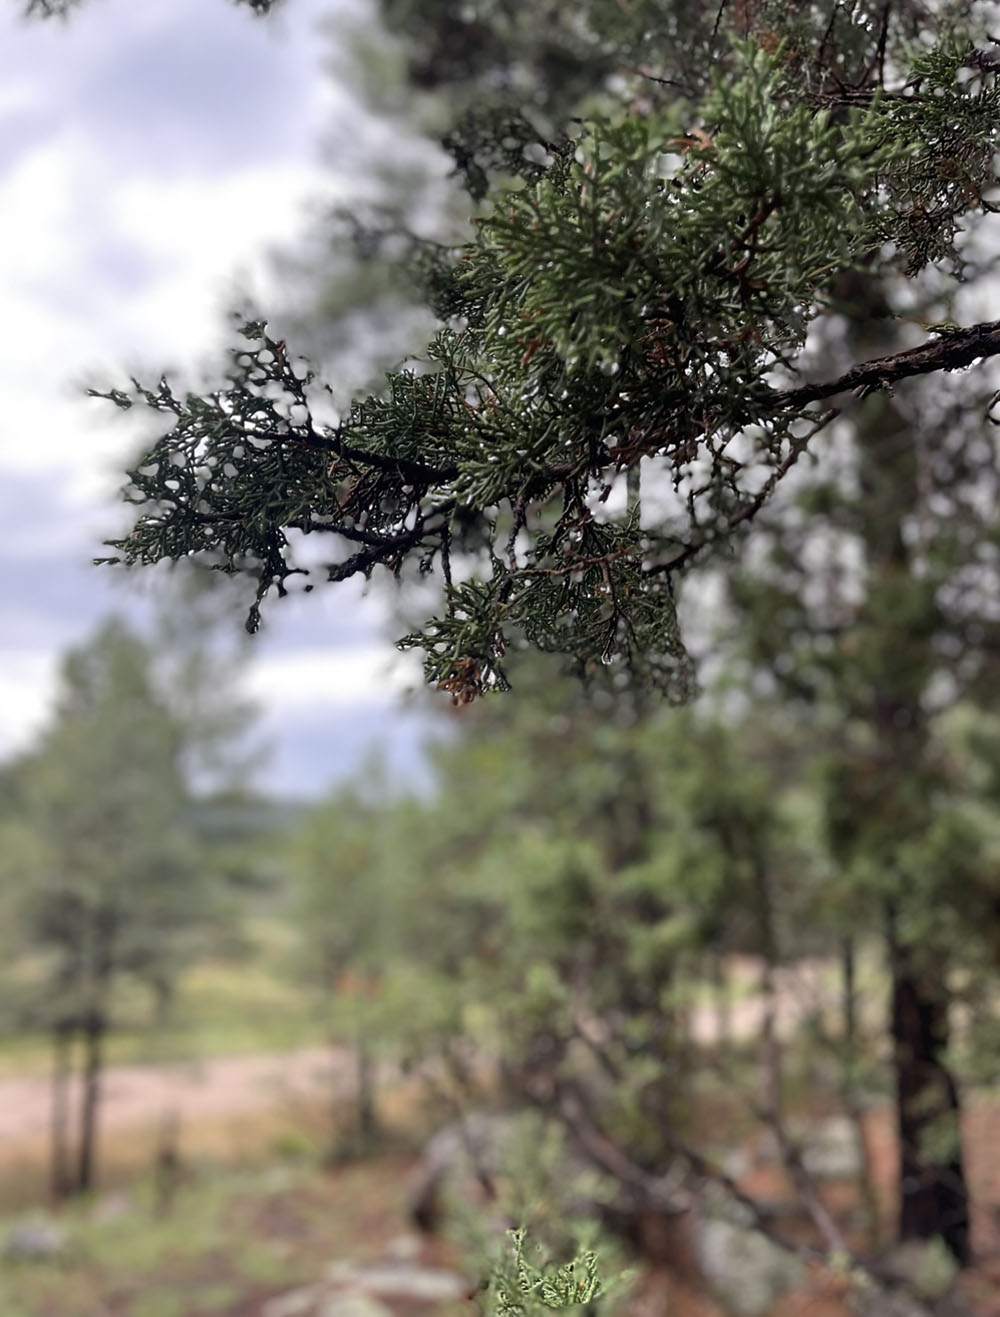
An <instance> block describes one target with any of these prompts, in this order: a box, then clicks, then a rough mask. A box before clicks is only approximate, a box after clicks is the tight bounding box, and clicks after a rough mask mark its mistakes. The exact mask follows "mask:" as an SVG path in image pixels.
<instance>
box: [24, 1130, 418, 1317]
mask: <svg viewBox="0 0 1000 1317" xmlns="http://www.w3.org/2000/svg"><path fill="white" fill-rule="evenodd" d="M408 1168H409V1163H408V1162H407V1161H406V1160H404V1159H401V1158H400V1157H393V1156H385V1157H381V1158H378V1159H375V1160H373V1161H368V1162H365V1163H363V1164H362V1163H359V1164H357V1165H353V1166H348V1167H344V1168H340V1169H338V1170H337V1171H336V1172H327V1171H323V1170H321V1169H320V1168H319V1166H318V1164H317V1161H316V1159H315V1157H313V1158H309V1159H302V1158H299V1159H295V1160H288V1159H286V1160H283V1161H279V1162H274V1161H272V1162H271V1163H270V1164H264V1165H258V1166H256V1167H251V1168H246V1169H242V1170H229V1171H221V1170H219V1169H218V1168H217V1167H212V1166H207V1165H206V1166H202V1167H201V1168H200V1169H198V1170H196V1171H193V1172H191V1173H190V1174H189V1176H188V1178H187V1180H186V1181H185V1183H184V1184H182V1185H181V1186H180V1188H179V1190H178V1191H177V1196H176V1198H175V1200H174V1202H173V1204H172V1206H171V1210H170V1211H169V1212H167V1213H164V1212H163V1211H161V1210H159V1209H158V1207H157V1202H156V1195H155V1192H154V1187H153V1185H152V1183H151V1182H150V1181H148V1180H147V1181H146V1182H143V1183H139V1184H137V1185H134V1186H133V1187H132V1188H131V1189H130V1190H129V1191H128V1195H127V1197H126V1196H124V1195H122V1194H116V1195H112V1196H111V1197H109V1198H104V1199H101V1200H97V1201H95V1202H94V1203H92V1204H85V1205H82V1206H77V1207H74V1208H71V1209H67V1210H64V1211H63V1212H62V1214H61V1215H60V1217H59V1222H60V1224H61V1225H62V1226H63V1227H64V1228H65V1229H66V1231H67V1234H68V1236H69V1239H70V1249H69V1253H68V1256H67V1257H66V1258H65V1259H63V1260H61V1261H58V1262H45V1263H39V1262H31V1263H29V1262H18V1263H13V1262H10V1261H7V1262H0V1313H2V1314H3V1317H222V1315H223V1314H237V1313H244V1312H251V1311H253V1312H257V1311H259V1308H260V1307H261V1306H262V1305H263V1303H264V1302H265V1301H266V1299H267V1298H269V1297H271V1296H273V1295H275V1294H278V1293H281V1292H282V1291H284V1290H287V1289H291V1288H294V1287H295V1286H297V1285H304V1284H308V1283H311V1282H313V1281H315V1279H316V1278H317V1277H318V1276H319V1275H320V1274H321V1273H322V1271H323V1268H324V1266H325V1265H326V1264H328V1263H329V1262H331V1261H334V1260H336V1259H337V1258H341V1257H350V1258H352V1259H359V1260H362V1261H364V1260H368V1259H371V1258H374V1257H376V1256H378V1254H379V1252H380V1251H381V1250H382V1249H384V1247H385V1245H386V1244H387V1243H388V1242H389V1240H390V1239H392V1238H393V1236H395V1235H397V1234H399V1233H400V1232H401V1231H403V1230H405V1229H406V1228H407V1224H406V1215H405V1194H406V1172H407V1170H408ZM15 1219H16V1218H15ZM12 1220H13V1219H12V1218H7V1219H0V1233H5V1232H6V1230H7V1228H8V1227H9V1226H10V1224H12Z"/></svg>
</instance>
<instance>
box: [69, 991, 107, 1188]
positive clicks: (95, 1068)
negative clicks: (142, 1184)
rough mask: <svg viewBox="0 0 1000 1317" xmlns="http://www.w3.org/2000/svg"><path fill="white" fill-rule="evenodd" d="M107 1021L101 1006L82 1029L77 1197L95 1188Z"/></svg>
mask: <svg viewBox="0 0 1000 1317" xmlns="http://www.w3.org/2000/svg"><path fill="white" fill-rule="evenodd" d="M106 1032H107V1020H106V1017H105V1014H104V1009H103V1007H102V1006H95V1007H94V1008H93V1009H92V1010H90V1011H88V1012H87V1016H86V1018H85V1020H84V1025H83V1049H84V1062H83V1099H82V1106H81V1111H80V1149H79V1159H78V1161H77V1175H76V1185H75V1186H74V1188H75V1191H76V1192H77V1193H81V1194H85V1193H88V1192H89V1191H90V1190H91V1189H92V1188H93V1187H94V1167H95V1165H96V1156H97V1111H98V1106H99V1104H100V1099H101V1071H102V1070H103V1068H104V1035H105V1033H106Z"/></svg>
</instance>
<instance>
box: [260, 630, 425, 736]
mask: <svg viewBox="0 0 1000 1317" xmlns="http://www.w3.org/2000/svg"><path fill="white" fill-rule="evenodd" d="M420 681H421V673H420V665H419V663H418V662H417V661H416V660H415V659H414V657H413V656H412V655H410V654H398V653H395V652H393V651H391V650H387V649H386V647H385V646H384V645H358V646H355V647H351V648H348V649H339V650H305V651H299V652H296V653H291V654H272V655H270V656H268V657H266V658H262V659H259V660H258V661H257V662H256V663H254V665H253V667H252V668H251V669H250V671H249V673H248V675H247V683H246V688H247V693H248V694H249V695H250V696H251V698H253V699H255V700H258V701H259V702H260V703H261V704H262V705H264V706H265V707H266V708H267V709H268V710H269V712H270V713H271V715H272V717H277V718H279V719H280V718H281V717H282V716H283V715H285V714H291V715H292V716H295V715H299V714H302V713H306V712H309V711H310V710H311V711H312V712H313V713H314V714H315V715H316V716H317V717H318V718H323V717H326V716H329V714H330V713H331V712H332V711H335V710H337V709H357V708H361V707H365V706H374V705H382V706H384V705H386V704H392V703H393V702H394V701H395V700H396V699H397V698H398V697H399V696H400V695H401V694H403V693H405V692H406V691H408V690H412V689H413V688H414V686H416V685H419V683H420Z"/></svg>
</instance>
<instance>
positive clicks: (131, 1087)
mask: <svg viewBox="0 0 1000 1317" xmlns="http://www.w3.org/2000/svg"><path fill="white" fill-rule="evenodd" d="M733 974H734V979H735V981H736V982H737V983H738V984H740V985H741V988H742V993H743V995H738V996H737V997H736V999H735V1000H734V1001H733V1002H732V1003H731V1005H730V1007H729V1009H728V1011H727V1012H725V1013H724V1014H725V1016H726V1017H727V1018H726V1019H725V1020H723V1019H722V1018H721V1017H720V1014H719V1011H718V1009H717V1007H716V1006H713V1005H711V1004H709V1003H704V1002H702V1003H699V1004H698V1005H696V1006H694V1007H692V1009H691V1012H690V1016H689V1022H688V1027H689V1028H690V1030H691V1033H692V1036H693V1037H694V1039H695V1040H696V1041H697V1042H698V1043H700V1044H702V1045H710V1044H711V1043H713V1042H715V1041H717V1040H718V1037H719V1033H720V1030H721V1031H724V1032H728V1033H729V1035H730V1036H731V1037H733V1038H737V1039H746V1038H750V1037H754V1036H756V1035H758V1034H759V1032H760V1028H761V1023H762V1019H763V1014H764V1009H763V1008H764V1003H763V1002H762V1001H761V999H760V997H759V995H757V994H755V993H754V992H753V991H752V986H755V983H756V978H757V974H758V971H757V968H756V966H755V965H754V964H753V963H752V962H749V961H748V962H747V963H746V964H742V963H740V962H739V961H738V960H737V958H734V963H733ZM777 979H778V982H777V984H776V988H777V992H776V997H777V1001H776V1007H777V1026H778V1030H779V1032H780V1033H785V1034H787V1033H789V1032H790V1031H791V1030H792V1029H793V1028H794V1026H795V1024H796V1023H798V1022H799V1021H800V1020H801V1019H802V1017H803V1016H804V1015H806V1014H807V1013H809V1012H810V1011H814V1010H817V1009H822V1008H823V1006H826V1007H829V1005H830V997H831V989H830V983H829V977H828V971H827V967H826V966H824V965H823V963H822V962H819V961H804V962H800V963H799V964H798V965H796V966H794V967H789V968H787V969H783V970H781V971H779V973H778V976H777ZM748 988H749V989H751V990H750V991H749V992H748ZM352 1086H353V1065H352V1059H351V1053H350V1051H349V1050H348V1049H347V1048H340V1049H333V1048H329V1047H314V1048H306V1049H303V1050H300V1051H296V1052H289V1053H285V1054H281V1053H278V1054H269V1055H255V1056H232V1057H223V1058H218V1059H215V1060H206V1061H200V1062H196V1063H188V1064H178V1065H164V1066H113V1067H111V1068H110V1069H109V1070H108V1071H107V1072H106V1074H105V1079H104V1091H103V1095H102V1102H101V1128H102V1130H103V1131H104V1132H105V1134H114V1133H118V1132H125V1131H129V1130H134V1129H139V1128H142V1127H149V1126H155V1125H158V1124H160V1123H161V1122H162V1121H163V1120H164V1119H165V1118H168V1117H169V1118H170V1119H171V1120H176V1121H177V1123H178V1124H179V1125H180V1126H181V1127H182V1128H189V1127H190V1126H192V1125H194V1124H197V1123H199V1122H204V1121H216V1122H217V1121H220V1120H224V1119H226V1118H227V1117H233V1118H236V1117H241V1116H246V1115H249V1114H251V1113H254V1112H265V1111H270V1112H279V1111H284V1112H286V1113H287V1114H289V1115H291V1114H292V1113H293V1112H294V1111H295V1110H296V1109H302V1108H305V1107H311V1108H312V1109H313V1110H315V1109H316V1107H317V1105H319V1104H327V1103H330V1102H331V1101H335V1100H336V1099H337V1098H338V1097H343V1098H348V1097H349V1096H350V1094H351V1092H352ZM50 1102H51V1095H50V1091H49V1083H48V1080H47V1079H45V1078H44V1077H41V1076H35V1077H32V1078H26V1079H3V1080H0V1159H2V1158H4V1156H5V1155H6V1156H8V1157H9V1156H10V1154H11V1153H12V1152H15V1151H16V1150H17V1148H18V1146H19V1145H21V1144H22V1143H23V1142H25V1141H28V1142H31V1141H33V1140H35V1139H37V1138H39V1136H44V1135H46V1134H47V1133H48V1127H49V1119H50Z"/></svg>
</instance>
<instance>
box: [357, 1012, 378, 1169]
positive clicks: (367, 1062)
mask: <svg viewBox="0 0 1000 1317" xmlns="http://www.w3.org/2000/svg"><path fill="white" fill-rule="evenodd" d="M357 1057H358V1146H359V1149H360V1152H361V1155H362V1156H368V1155H369V1154H370V1153H371V1152H372V1151H373V1150H374V1148H375V1145H376V1143H377V1141H378V1113H377V1111H376V1109H375V1062H374V1061H373V1060H372V1055H371V1049H370V1048H369V1046H368V1042H367V1039H365V1038H364V1037H363V1036H362V1035H361V1034H360V1033H359V1035H358V1045H357Z"/></svg>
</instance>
